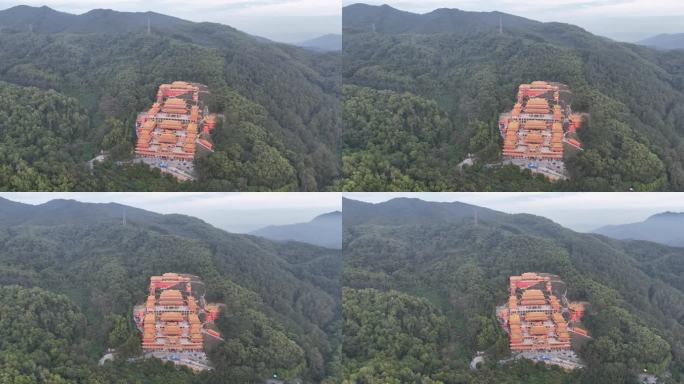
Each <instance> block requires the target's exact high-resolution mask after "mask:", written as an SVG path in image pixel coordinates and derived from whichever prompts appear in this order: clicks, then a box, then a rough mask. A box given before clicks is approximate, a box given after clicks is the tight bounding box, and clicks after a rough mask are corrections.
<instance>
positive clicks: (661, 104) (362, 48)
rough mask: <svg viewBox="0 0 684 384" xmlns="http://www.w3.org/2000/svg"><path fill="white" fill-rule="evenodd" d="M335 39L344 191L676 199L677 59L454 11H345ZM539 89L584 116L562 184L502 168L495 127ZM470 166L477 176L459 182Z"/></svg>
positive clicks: (682, 134) (679, 173)
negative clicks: (558, 93)
mask: <svg viewBox="0 0 684 384" xmlns="http://www.w3.org/2000/svg"><path fill="white" fill-rule="evenodd" d="M500 26H501V27H502V28H501V29H500ZM343 29H344V36H345V38H344V42H343V43H344V44H343V55H344V64H343V70H342V77H343V81H344V84H345V86H344V87H343V121H344V124H345V129H344V139H343V171H342V173H343V176H344V179H343V182H342V183H341V188H344V189H346V190H400V189H401V190H447V189H448V190H478V191H483V190H484V191H489V190H542V191H546V190H601V191H603V190H629V189H634V190H668V189H669V190H683V189H684V125H683V124H684V52H682V51H668V52H661V51H657V50H654V49H651V48H646V47H642V46H638V45H632V44H625V43H618V42H615V41H612V40H609V39H606V38H603V37H599V36H594V35H592V34H590V33H588V32H587V31H585V30H583V29H581V28H578V27H575V26H572V25H568V24H562V23H540V22H536V21H533V20H529V19H525V18H521V17H516V16H512V15H507V14H503V13H499V12H491V13H477V12H464V11H459V10H454V9H438V10H435V11H433V12H431V13H427V14H422V15H418V14H412V13H409V12H403V11H400V10H397V9H394V8H391V7H389V6H380V7H376V6H370V5H364V4H356V5H350V6H348V7H345V8H344V9H343ZM535 80H545V81H557V82H561V83H564V84H567V85H568V86H569V87H570V89H571V91H572V100H571V101H572V106H573V109H574V110H576V111H582V112H587V113H589V114H590V117H589V119H588V121H586V122H585V124H584V126H583V128H582V129H581V130H580V131H579V134H580V138H581V140H582V142H583V143H584V144H585V151H583V152H581V153H580V154H579V155H577V156H575V157H572V158H571V159H569V160H568V161H566V163H567V166H568V170H569V173H570V176H571V178H572V180H571V181H569V182H563V183H550V182H547V181H546V180H544V179H543V178H541V177H540V176H533V175H531V174H530V173H529V172H527V171H521V170H519V169H518V168H516V167H500V166H496V164H497V163H498V161H499V160H500V151H501V143H500V142H501V139H500V135H499V133H498V129H497V119H498V116H499V114H500V113H501V112H503V111H506V110H510V108H511V107H512V105H513V103H514V99H515V94H516V91H517V87H518V86H519V85H520V84H522V83H529V82H531V81H535ZM370 105H372V106H377V108H372V107H370ZM469 153H470V154H473V155H474V157H475V158H476V162H475V165H473V166H465V167H463V168H462V169H461V167H459V166H458V165H459V163H461V161H463V160H464V159H465V158H466V157H467V154H469ZM490 164H494V165H495V166H489V165H490Z"/></svg>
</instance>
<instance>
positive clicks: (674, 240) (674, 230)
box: [592, 212, 684, 247]
mask: <svg viewBox="0 0 684 384" xmlns="http://www.w3.org/2000/svg"><path fill="white" fill-rule="evenodd" d="M682 228H684V213H675V212H664V213H660V214H657V215H653V216H651V217H649V218H648V219H646V220H644V221H642V222H640V223H632V224H622V225H607V226H605V227H601V228H598V229H596V230H594V231H592V232H594V233H598V234H601V235H605V236H608V237H612V238H614V239H623V240H647V241H653V242H656V243H661V244H665V245H670V246H675V247H684V239H683V238H682Z"/></svg>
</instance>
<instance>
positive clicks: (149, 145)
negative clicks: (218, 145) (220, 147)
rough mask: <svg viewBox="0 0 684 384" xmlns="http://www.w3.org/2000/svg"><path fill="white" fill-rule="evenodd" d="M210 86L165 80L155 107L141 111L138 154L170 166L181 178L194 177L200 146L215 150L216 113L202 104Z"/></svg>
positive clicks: (146, 160)
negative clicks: (194, 163) (166, 82)
mask: <svg viewBox="0 0 684 384" xmlns="http://www.w3.org/2000/svg"><path fill="white" fill-rule="evenodd" d="M206 93H207V87H206V86H205V85H202V84H198V83H187V82H184V81H174V82H173V83H171V84H162V85H160V86H159V90H158V91H157V100H156V102H155V103H154V104H152V107H151V108H150V109H149V110H147V111H145V112H141V113H139V114H138V118H137V119H136V134H137V137H138V141H137V143H136V146H135V154H136V156H137V157H138V158H140V159H142V160H143V161H144V162H146V163H148V164H150V165H153V166H158V167H159V168H160V169H162V170H168V168H169V167H167V166H166V164H167V163H171V164H173V165H175V167H174V168H175V169H176V171H175V172H173V171H174V169H171V170H170V171H171V172H169V173H171V174H173V175H174V176H176V177H177V178H179V179H183V180H185V179H190V178H192V171H193V169H194V168H193V161H194V159H195V154H196V152H197V151H198V149H200V148H201V149H202V150H206V151H213V144H212V143H211V131H212V130H213V129H214V128H215V127H216V115H214V114H209V113H208V110H207V108H206V107H205V108H202V107H203V97H202V96H201V95H202V94H206Z"/></svg>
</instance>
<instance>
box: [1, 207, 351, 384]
mask: <svg viewBox="0 0 684 384" xmlns="http://www.w3.org/2000/svg"><path fill="white" fill-rule="evenodd" d="M7 207H11V208H7ZM18 208H19V209H18ZM20 208H22V206H17V205H16V203H9V202H8V201H7V200H0V211H2V212H3V213H9V216H8V217H7V219H8V220H3V222H2V223H0V243H1V244H2V247H1V248H2V250H0V271H2V273H1V274H0V284H2V285H7V284H20V285H22V286H24V287H36V288H40V289H41V290H43V291H48V292H50V293H54V294H59V295H61V296H63V297H64V299H65V300H68V301H69V302H71V303H73V304H74V305H76V306H77V307H78V308H79V310H80V312H79V313H80V315H82V316H84V317H85V319H86V326H85V327H84V328H83V329H82V332H81V333H80V334H81V335H82V336H80V337H79V341H78V343H76V344H77V345H75V347H74V350H73V351H71V352H72V353H74V356H77V360H78V362H79V364H80V366H81V367H82V368H83V369H82V370H80V371H76V372H78V373H77V375H87V374H88V372H94V373H93V374H98V375H103V376H106V377H108V378H109V379H111V382H117V381H120V380H124V379H126V378H128V379H127V380H133V377H134V375H137V374H138V373H137V372H139V369H141V370H143V369H144V368H139V367H142V366H144V365H145V364H141V365H133V366H127V365H126V363H125V360H124V363H123V364H119V365H118V366H117V368H116V369H112V370H111V371H106V372H105V371H99V370H98V369H96V368H95V366H96V365H95V362H96V360H97V359H98V358H99V357H100V356H101V355H100V354H101V353H102V352H103V351H104V350H105V349H106V348H107V347H114V348H117V350H119V351H120V352H121V353H122V354H124V357H126V356H135V355H136V354H137V353H139V352H136V349H137V350H139V340H140V338H139V335H138V334H137V332H136V331H134V330H133V329H127V330H123V331H122V330H120V329H118V328H116V326H115V325H116V324H118V323H122V324H127V322H130V315H131V308H132V306H133V305H134V304H135V303H138V302H141V301H143V300H144V296H145V292H146V288H145V287H146V285H147V283H148V280H149V276H151V275H155V274H159V273H164V272H169V271H173V272H183V273H190V274H196V275H198V276H200V277H201V278H202V279H203V281H204V282H205V283H206V285H207V299H208V300H210V301H217V302H220V303H224V304H225V305H226V311H225V312H224V315H223V316H222V317H221V318H220V319H219V320H218V322H217V325H218V326H219V328H220V329H221V331H222V333H223V334H224V336H225V338H226V342H225V343H220V344H219V345H217V346H216V347H215V348H214V349H212V350H211V351H210V357H211V359H212V362H213V363H214V365H215V366H216V368H217V369H216V371H215V372H213V373H211V374H208V375H203V376H202V377H197V380H201V379H203V380H208V381H207V382H216V383H218V382H226V381H228V382H251V381H253V380H260V379H263V378H265V377H270V376H271V374H272V373H273V372H274V371H278V372H280V373H281V375H282V376H283V377H286V378H288V379H292V378H294V377H301V378H302V379H304V380H305V381H306V382H320V381H324V380H325V378H326V377H328V376H331V375H334V374H335V373H334V372H333V370H334V364H333V354H334V350H335V348H336V345H337V343H338V342H339V335H338V332H337V330H336V329H337V325H336V324H337V323H338V321H339V304H340V298H339V276H338V274H339V262H340V259H339V252H336V251H333V250H330V249H326V248H320V247H315V246H310V245H305V244H300V243H287V244H281V243H275V242H271V241H269V240H266V239H262V238H257V237H253V236H247V235H233V234H229V233H226V232H224V231H221V230H218V229H216V228H214V227H211V226H210V225H208V224H206V223H204V222H202V221H201V220H198V219H195V218H191V217H187V216H182V215H160V214H156V213H151V212H147V211H144V210H140V209H135V208H131V207H124V206H121V205H118V204H84V203H79V202H75V201H51V202H49V203H46V204H42V205H38V206H24V207H23V209H20ZM10 209H11V210H12V211H13V212H14V213H10ZM123 210H125V212H126V224H125V225H124V224H123V222H122V216H123ZM115 329H116V332H118V333H116V335H117V336H116V337H115V336H112V332H115ZM121 333H123V336H122V335H121ZM15 347H20V346H18V345H13V344H2V343H0V355H2V354H3V352H6V351H8V350H9V351H15V350H14V349H13V348H15ZM8 348H9V349H8ZM14 353H20V352H17V351H15V352H14ZM21 353H25V352H21ZM44 368H45V369H47V370H48V371H49V372H51V373H52V374H55V375H59V374H60V372H61V371H60V369H59V366H58V365H57V364H49V365H47V366H45V367H44ZM155 370H156V369H155ZM164 371H165V369H161V370H160V374H161V372H164ZM152 372H154V371H152ZM172 372H173V371H171V372H168V371H167V373H168V374H171V373H172ZM129 374H130V375H133V376H127V375H129ZM0 377H2V375H1V374H0ZM193 380H194V379H193ZM107 382H109V381H107ZM171 382H172V383H186V382H189V381H188V379H187V377H185V378H182V377H177V378H176V379H175V381H171Z"/></svg>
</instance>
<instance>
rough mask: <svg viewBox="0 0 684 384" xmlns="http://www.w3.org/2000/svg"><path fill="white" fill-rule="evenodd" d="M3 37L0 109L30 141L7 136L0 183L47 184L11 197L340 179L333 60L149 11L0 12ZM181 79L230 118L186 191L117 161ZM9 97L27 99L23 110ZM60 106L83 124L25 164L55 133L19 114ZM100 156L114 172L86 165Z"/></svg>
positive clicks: (285, 186) (306, 185)
mask: <svg viewBox="0 0 684 384" xmlns="http://www.w3.org/2000/svg"><path fill="white" fill-rule="evenodd" d="M148 21H149V25H150V33H148V32H147V28H148ZM29 25H30V26H31V27H29ZM0 26H2V27H3V33H2V34H0V48H1V49H0V59H1V60H0V63H1V64H0V93H2V96H3V98H2V99H3V101H5V103H3V105H2V106H1V109H2V110H3V111H4V112H5V114H6V115H8V116H10V117H14V118H17V119H18V120H19V121H21V122H19V123H14V124H15V125H18V126H17V130H18V131H20V132H26V134H25V135H20V134H19V133H16V132H13V133H11V134H10V133H6V135H12V138H11V139H10V138H9V137H0V143H4V144H7V145H9V143H10V142H11V143H12V145H10V146H9V148H10V149H11V152H9V153H8V154H7V160H5V161H3V163H4V164H7V169H3V170H2V171H0V178H2V177H7V178H10V176H9V175H11V174H12V173H13V172H16V173H21V172H22V171H23V170H25V169H27V167H28V168H31V169H32V170H34V171H35V172H36V173H37V175H36V176H38V177H41V176H44V175H45V179H46V181H45V183H43V184H41V185H39V186H37V187H36V188H24V186H23V185H22V182H25V183H28V182H29V181H25V180H27V179H28V180H32V179H35V177H36V176H34V177H33V178H29V177H28V175H20V176H19V177H17V180H12V181H13V182H12V183H9V184H8V188H9V189H16V190H25V189H38V190H54V189H61V190H64V189H69V190H132V189H134V190H179V189H184V190H187V189H200V190H321V189H326V188H327V187H329V186H330V185H331V184H333V183H334V181H335V180H336V178H337V175H338V170H339V153H338V151H339V143H340V141H339V135H340V126H339V125H340V124H339V118H338V117H339V106H338V102H337V100H338V95H339V85H340V82H339V80H340V79H339V63H340V55H339V54H337V53H316V52H312V51H310V50H307V49H303V48H299V47H294V46H289V45H285V44H278V43H273V42H268V41H264V40H263V39H258V38H255V37H253V36H250V35H247V34H245V33H242V32H240V31H237V30H236V29H234V28H231V27H229V26H225V25H221V24H214V23H193V22H189V21H185V20H181V19H178V18H174V17H170V16H165V15H160V14H156V13H150V12H147V13H129V12H116V11H112V10H93V11H90V12H88V13H85V14H82V15H69V14H64V13H61V12H57V11H54V10H51V9H49V8H46V7H41V8H32V7H25V6H21V7H15V8H11V9H8V10H4V11H0ZM174 80H185V81H196V82H201V83H204V84H207V85H208V86H209V90H210V92H211V96H210V100H209V102H208V105H209V107H210V109H211V110H212V112H214V111H215V112H218V113H219V114H222V115H223V119H222V122H220V124H219V128H218V129H216V130H215V131H214V136H215V137H214V142H215V144H216V146H215V150H216V151H215V152H214V153H213V154H210V155H209V156H207V157H201V158H199V159H198V164H197V168H198V172H199V181H198V182H195V183H189V184H188V183H186V184H179V183H176V182H174V181H173V180H171V179H168V180H164V179H161V178H160V177H159V174H158V172H154V171H151V170H148V169H146V168H145V167H141V166H139V165H131V164H128V163H125V162H124V163H117V162H116V160H124V161H125V160H128V159H129V158H130V156H131V153H132V148H133V144H134V142H135V133H134V121H135V116H136V114H137V113H138V112H139V111H141V110H144V109H146V108H149V105H150V104H151V103H152V101H153V98H154V95H155V92H156V89H157V87H158V86H159V84H161V83H163V82H170V81H174ZM2 81H4V82H5V83H3V82H2ZM30 86H33V87H37V88H39V89H40V90H36V89H33V88H27V87H30ZM47 90H54V91H56V92H57V93H56V94H55V92H54V91H47ZM5 93H6V94H5ZM14 94H26V95H30V99H29V100H24V101H23V102H22V103H18V102H16V101H15V100H14V99H15V98H16V96H13V95H14ZM63 96H68V97H70V98H69V99H68V100H69V102H70V103H74V104H75V106H74V107H71V108H70V109H69V110H68V111H65V110H64V108H58V109H57V110H56V111H55V113H57V114H66V112H71V111H74V112H73V113H71V114H67V116H66V118H72V116H71V115H72V114H77V116H78V117H79V118H80V119H81V120H82V121H81V123H80V124H79V125H76V127H77V128H79V129H78V130H76V129H73V130H72V131H71V132H70V133H71V136H63V137H60V138H61V139H62V140H63V142H60V141H50V142H49V143H45V144H44V145H42V146H40V150H41V151H43V152H45V153H41V154H40V156H29V155H27V154H26V152H28V153H31V152H32V149H31V146H32V145H33V144H34V143H33V141H32V140H31V138H32V137H33V135H40V134H42V133H43V132H49V131H52V130H55V129H56V127H55V124H51V122H37V123H36V124H35V126H33V125H31V124H30V123H31V120H32V119H34V117H33V116H32V115H31V114H30V113H29V112H26V111H25V110H24V109H26V108H32V107H33V108H45V107H42V105H41V103H42V102H43V100H44V99H45V98H47V97H63ZM23 97H24V98H28V96H23ZM34 105H35V106H34ZM48 108H49V107H48ZM4 116H5V115H3V117H4ZM0 119H2V117H0ZM24 120H26V123H23V121H24ZM0 124H5V122H4V121H2V120H0ZM22 124H25V125H26V126H22ZM16 136H18V137H16ZM101 149H104V150H108V151H109V152H110V153H111V155H112V160H114V161H112V162H108V163H106V164H104V165H103V166H101V167H99V168H97V169H96V170H95V172H94V175H91V174H90V172H89V170H88V169H86V167H85V162H86V161H87V160H89V159H91V158H93V157H94V156H95V155H96V154H98V153H99V151H100V150H101ZM17 159H18V160H17ZM46 159H51V160H52V161H49V162H48V161H47V160H46ZM23 163H26V166H24V165H23ZM45 163H49V166H45V165H44V164H45ZM43 168H48V169H43ZM5 175H8V176H5Z"/></svg>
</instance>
